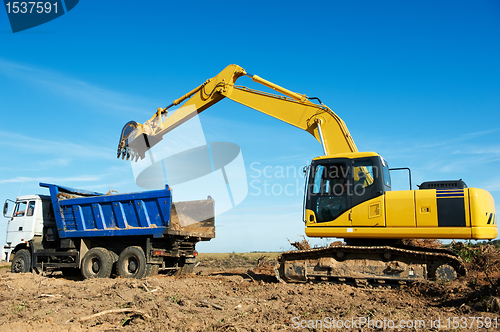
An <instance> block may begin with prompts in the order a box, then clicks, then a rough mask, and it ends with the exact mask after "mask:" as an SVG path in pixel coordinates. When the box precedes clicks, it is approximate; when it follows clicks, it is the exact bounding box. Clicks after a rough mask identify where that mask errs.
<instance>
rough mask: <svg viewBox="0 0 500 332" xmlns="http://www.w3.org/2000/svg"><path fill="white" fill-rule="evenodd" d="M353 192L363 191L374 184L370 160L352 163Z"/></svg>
mask: <svg viewBox="0 0 500 332" xmlns="http://www.w3.org/2000/svg"><path fill="white" fill-rule="evenodd" d="M353 167H354V169H353V175H354V183H353V184H354V191H355V192H357V191H358V190H363V189H365V188H367V187H369V186H371V185H373V183H374V181H375V180H374V179H375V175H374V167H373V163H372V161H371V160H360V161H355V162H354V166H353Z"/></svg>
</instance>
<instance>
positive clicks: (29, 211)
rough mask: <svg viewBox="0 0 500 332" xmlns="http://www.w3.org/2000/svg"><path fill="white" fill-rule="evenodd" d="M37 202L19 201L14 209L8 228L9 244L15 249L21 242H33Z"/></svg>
mask: <svg viewBox="0 0 500 332" xmlns="http://www.w3.org/2000/svg"><path fill="white" fill-rule="evenodd" d="M34 212H35V201H19V202H17V203H16V206H15V207H14V211H13V212H12V217H11V219H10V221H9V225H8V227H7V243H10V246H11V247H15V246H16V245H18V244H19V243H21V242H26V241H29V240H31V238H32V237H33V231H34V229H33V227H34V221H35V214H34Z"/></svg>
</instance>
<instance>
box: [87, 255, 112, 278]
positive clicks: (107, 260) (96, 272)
mask: <svg viewBox="0 0 500 332" xmlns="http://www.w3.org/2000/svg"><path fill="white" fill-rule="evenodd" d="M112 268H113V259H112V258H111V255H110V254H109V252H108V251H107V250H106V249H104V248H92V249H90V250H89V251H87V253H86V254H85V256H83V260H82V266H81V270H82V276H83V277H84V278H85V279H91V278H109V276H110V275H111V270H112Z"/></svg>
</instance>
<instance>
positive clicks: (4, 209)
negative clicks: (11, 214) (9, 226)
mask: <svg viewBox="0 0 500 332" xmlns="http://www.w3.org/2000/svg"><path fill="white" fill-rule="evenodd" d="M8 210H9V202H5V204H4V205H3V216H4V217H5V218H8V216H6V214H7V211H8Z"/></svg>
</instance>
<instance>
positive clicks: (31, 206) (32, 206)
mask: <svg viewBox="0 0 500 332" xmlns="http://www.w3.org/2000/svg"><path fill="white" fill-rule="evenodd" d="M34 211H35V201H30V202H29V203H28V209H27V210H26V216H28V217H31V216H33V213H34Z"/></svg>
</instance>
